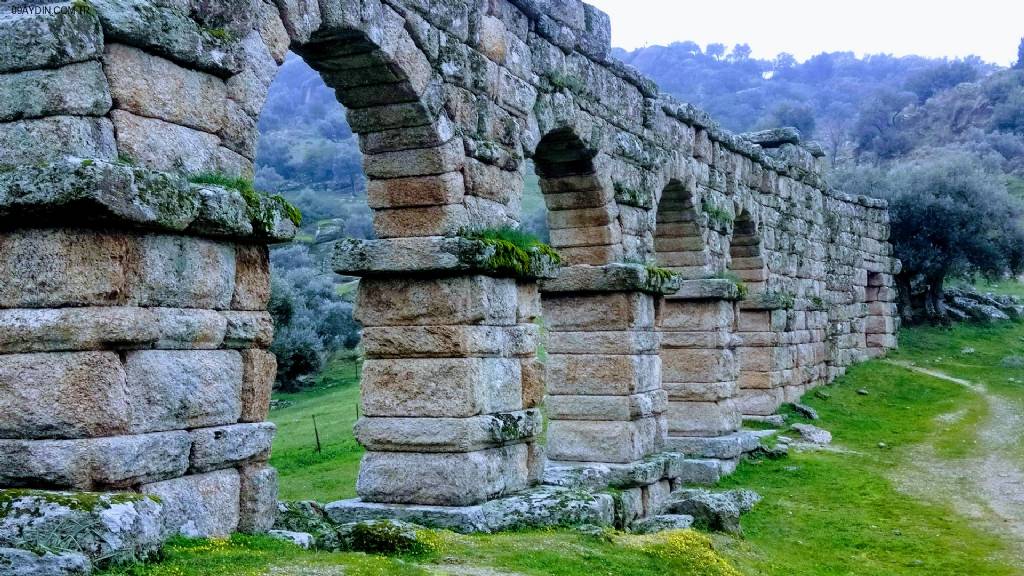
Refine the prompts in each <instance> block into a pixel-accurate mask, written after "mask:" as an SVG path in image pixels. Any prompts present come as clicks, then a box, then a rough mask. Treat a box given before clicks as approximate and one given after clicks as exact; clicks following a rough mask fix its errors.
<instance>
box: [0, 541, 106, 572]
mask: <svg viewBox="0 0 1024 576" xmlns="http://www.w3.org/2000/svg"><path fill="white" fill-rule="evenodd" d="M0 574H10V575H11V576H89V574H92V563H91V562H89V559H88V558H87V557H86V556H85V555H84V554H78V553H75V552H60V553H53V552H44V553H42V554H36V553H35V552H32V551H29V550H23V549H21V548H0Z"/></svg>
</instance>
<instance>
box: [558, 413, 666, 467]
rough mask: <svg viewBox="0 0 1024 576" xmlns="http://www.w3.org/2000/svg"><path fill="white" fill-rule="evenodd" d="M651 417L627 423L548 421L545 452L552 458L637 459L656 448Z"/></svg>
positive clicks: (656, 433)
mask: <svg viewBox="0 0 1024 576" xmlns="http://www.w3.org/2000/svg"><path fill="white" fill-rule="evenodd" d="M657 435H658V426H657V422H656V421H655V419H654V418H643V419H640V420H634V421H631V422H610V421H609V422H598V421H586V420H552V421H551V422H550V423H549V424H548V432H547V451H548V456H549V457H550V458H552V459H555V460H568V461H576V462H615V463H626V462H633V461H634V460H640V459H641V458H643V457H645V456H647V455H648V454H651V453H653V452H654V451H656V450H657V448H658V439H657Z"/></svg>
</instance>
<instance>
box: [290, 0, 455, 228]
mask: <svg viewBox="0 0 1024 576" xmlns="http://www.w3.org/2000/svg"><path fill="white" fill-rule="evenodd" d="M340 12H341V13H342V14H341V15H340V16H338V17H336V18H333V19H328V20H326V21H324V22H323V23H322V25H321V27H320V28H319V29H317V30H316V31H315V32H314V33H312V34H311V35H310V36H309V37H308V38H305V37H303V36H302V35H299V36H298V37H293V39H292V43H291V46H290V48H291V50H293V51H294V52H296V53H297V54H299V55H300V56H302V57H303V59H304V60H305V61H306V63H307V64H308V65H309V66H310V67H311V68H313V69H314V70H316V71H317V72H319V73H320V76H321V77H322V78H323V80H324V82H325V83H326V84H327V85H328V86H329V87H331V88H334V90H335V93H336V95H337V98H338V101H339V102H340V103H341V104H342V105H343V106H345V108H346V110H347V117H348V122H349V126H350V127H351V129H352V131H353V132H354V133H355V134H357V136H358V138H359V147H360V150H361V151H362V152H363V154H364V157H363V166H364V172H365V175H366V178H367V200H368V203H369V205H370V208H371V209H372V210H373V224H374V230H375V232H376V234H377V236H378V237H379V238H396V237H417V236H455V235H456V234H458V232H459V231H460V230H462V229H465V228H467V227H468V225H469V218H468V217H467V212H466V207H465V205H464V192H465V183H464V179H463V174H462V169H463V165H464V161H465V156H464V150H463V143H462V139H461V138H459V137H458V136H456V134H455V130H454V128H453V126H452V122H451V121H450V120H449V118H448V115H447V113H446V112H445V110H444V107H443V96H442V92H443V91H442V89H441V81H440V78H438V77H437V76H436V74H434V71H433V69H432V68H431V65H430V62H429V60H428V59H427V57H426V55H424V54H423V53H422V51H421V50H420V49H419V47H417V46H416V44H415V42H414V41H413V39H412V38H411V37H410V36H409V33H408V32H407V31H406V29H405V27H404V22H405V21H404V19H403V18H402V17H401V16H400V15H399V14H398V13H397V12H395V11H394V10H392V9H391V8H389V7H387V6H383V5H382V6H381V7H380V11H379V12H375V13H374V14H373V15H372V16H373V18H374V20H373V21H366V20H363V19H360V18H347V16H350V15H349V14H346V13H345V11H344V10H340Z"/></svg>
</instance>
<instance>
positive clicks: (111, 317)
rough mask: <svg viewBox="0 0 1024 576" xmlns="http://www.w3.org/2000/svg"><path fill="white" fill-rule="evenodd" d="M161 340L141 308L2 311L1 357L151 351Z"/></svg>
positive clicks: (151, 318) (0, 320)
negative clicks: (133, 349)
mask: <svg viewBox="0 0 1024 576" xmlns="http://www.w3.org/2000/svg"><path fill="white" fill-rule="evenodd" d="M160 337H161V335H160V330H159V327H158V326H156V325H155V323H154V322H153V315H152V314H151V313H150V311H148V310H144V309H142V308H128V307H124V308H122V307H115V308H106V307H86V308H43V309H17V308H15V309H6V310H0V354H12V353H19V352H59V351H64V350H106V349H110V348H115V347H117V348H136V347H149V346H152V345H154V343H156V342H157V341H158V340H159V339H160Z"/></svg>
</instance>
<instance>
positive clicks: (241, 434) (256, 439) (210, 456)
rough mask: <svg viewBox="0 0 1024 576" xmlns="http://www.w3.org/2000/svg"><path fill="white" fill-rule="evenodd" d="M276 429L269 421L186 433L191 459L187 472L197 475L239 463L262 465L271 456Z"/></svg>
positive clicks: (199, 429) (198, 429)
mask: <svg viewBox="0 0 1024 576" xmlns="http://www.w3.org/2000/svg"><path fill="white" fill-rule="evenodd" d="M276 431H277V426H275V425H274V424H273V423H271V422H260V423H256V424H232V425H229V426H215V427H212V428H196V429H193V430H190V431H189V436H190V437H191V439H192V456H191V457H190V458H189V470H188V471H189V473H191V474H197V473H201V472H210V471H211V470H221V469H224V468H233V467H236V466H238V465H240V464H248V463H263V462H266V461H267V458H269V457H270V444H271V442H272V441H273V440H274V433H275V432H276Z"/></svg>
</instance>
